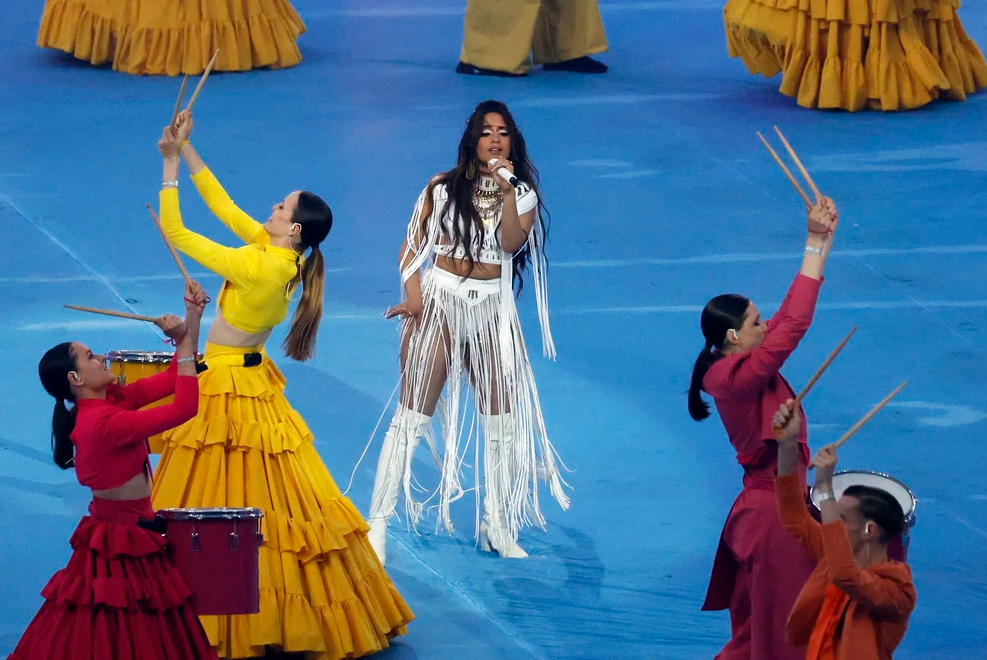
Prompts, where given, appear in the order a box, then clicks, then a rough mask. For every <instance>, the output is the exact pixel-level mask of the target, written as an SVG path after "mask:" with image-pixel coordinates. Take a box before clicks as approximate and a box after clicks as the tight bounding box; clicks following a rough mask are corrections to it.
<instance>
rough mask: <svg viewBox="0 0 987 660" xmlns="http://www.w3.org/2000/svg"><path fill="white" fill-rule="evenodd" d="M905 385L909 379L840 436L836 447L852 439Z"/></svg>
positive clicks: (835, 444)
mask: <svg viewBox="0 0 987 660" xmlns="http://www.w3.org/2000/svg"><path fill="white" fill-rule="evenodd" d="M905 385H908V381H907V380H906V381H905V382H904V383H902V384H901V385H899V386H898V389H896V390H895V391H894V392H892V393H891V394H889V395H887V396H886V397H884V401H881V402H880V403H879V404H877V405H876V406H874V408H873V409H871V411H870V412H869V413H867V414H866V415H864V416H863V418H862V419H861V420H860V421H859V422H857V423H856V424H854V425H853V426H851V427H850V430H849V431H847V432H846V433H844V434H843V437H842V438H840V439H839V440H837V441H836V442H835V443H834V444H833V446H834V447H839V446H840V445H842V444H843V443H844V442H846V441H847V440H849V439H850V436H851V435H853V434H854V433H856V432H857V431H859V430H860V428H861V427H862V426H863V425H864V424H866V423H867V422H869V421H870V418H871V417H873V416H874V415H876V414H877V413H878V412H880V411H881V408H883V407H884V406H886V405H887V403H888V401H890V400H891V399H893V398H895V397H896V396H898V392H900V391H902V390H903V389H905Z"/></svg>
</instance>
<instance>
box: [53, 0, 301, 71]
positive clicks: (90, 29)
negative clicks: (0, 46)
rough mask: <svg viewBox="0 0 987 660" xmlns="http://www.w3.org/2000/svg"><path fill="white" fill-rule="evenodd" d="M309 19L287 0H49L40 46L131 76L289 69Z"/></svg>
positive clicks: (298, 55) (295, 60)
mask: <svg viewBox="0 0 987 660" xmlns="http://www.w3.org/2000/svg"><path fill="white" fill-rule="evenodd" d="M305 30H306V28H305V23H304V22H302V19H301V18H300V17H299V16H298V13H297V12H296V11H295V8H294V7H292V6H291V3H290V2H289V1H288V0H250V1H249V2H230V1H229V0H181V1H180V2H175V1H167V0H166V1H160V0H159V1H158V2H149V1H148V0H46V2H45V8H44V13H42V15H41V25H40V27H39V28H38V46H41V47H42V48H55V49H58V50H62V51H65V52H66V53H69V54H70V55H72V56H74V57H76V58H77V59H80V60H83V61H86V62H90V63H91V64H94V65H97V66H98V65H100V64H106V63H107V62H109V63H111V64H112V66H113V70H114V71H122V72H124V73H129V74H133V75H157V76H160V75H166V76H177V75H179V74H182V73H185V74H191V75H197V74H200V73H202V72H203V71H204V70H205V68H206V64H208V63H209V59H210V58H211V57H212V56H213V53H215V52H216V51H217V50H219V57H218V58H217V60H216V64H215V65H214V67H213V69H214V70H215V71H249V70H250V69H258V68H261V67H269V68H272V69H283V68H286V67H290V66H295V65H296V64H298V63H299V62H301V61H302V54H301V52H300V51H299V50H298V44H297V41H298V36H299V35H300V34H302V33H303V32H305Z"/></svg>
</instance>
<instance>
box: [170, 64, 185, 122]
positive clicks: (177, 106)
mask: <svg viewBox="0 0 987 660" xmlns="http://www.w3.org/2000/svg"><path fill="white" fill-rule="evenodd" d="M186 85H188V74H187V73H186V74H185V78H184V79H183V80H182V87H181V89H179V90H178V100H177V101H175V111H174V112H172V113H171V125H172V126H174V125H175V122H176V121H178V113H179V112H180V111H181V109H182V100H183V99H184V98H185V87H186Z"/></svg>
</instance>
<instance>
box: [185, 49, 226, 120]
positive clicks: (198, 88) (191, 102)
mask: <svg viewBox="0 0 987 660" xmlns="http://www.w3.org/2000/svg"><path fill="white" fill-rule="evenodd" d="M217 57H219V49H218V48H217V49H216V52H215V53H214V54H213V56H212V59H211V60H209V64H208V66H206V70H205V72H204V73H203V74H202V77H201V78H199V84H198V85H196V87H195V91H194V92H192V98H191V99H190V100H189V102H188V105H187V106H186V107H185V109H186V110H189V111H191V110H192V106H193V105H195V99H197V98H199V93H200V92H201V91H202V87H203V86H204V85H205V84H206V78H208V77H209V72H210V71H212V67H213V65H214V64H215V63H216V58H217Z"/></svg>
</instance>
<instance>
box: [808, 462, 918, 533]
mask: <svg viewBox="0 0 987 660" xmlns="http://www.w3.org/2000/svg"><path fill="white" fill-rule="evenodd" d="M850 486H870V487H871V488H878V489H880V490H883V491H884V492H886V493H889V494H890V495H892V496H893V497H894V498H895V499H896V500H898V504H900V505H901V510H902V511H903V512H904V513H905V522H906V523H911V522H912V520H913V518H914V516H915V504H916V500H915V496H914V495H913V494H912V491H911V490H909V489H908V486H906V485H905V484H903V483H901V482H900V481H898V480H897V479H895V478H894V477H889V476H888V475H886V474H881V473H880V472H867V471H864V470H860V471H857V470H846V471H844V472H837V473H836V474H834V475H833V492H834V494H835V495H836V498H837V499H839V498H841V497H843V491H844V490H846V489H847V488H849V487H850ZM810 495H811V497H812V503H813V504H814V505H815V507H816V508H817V509H818V508H819V494H818V493H817V492H816V488H815V486H813V487H812V492H811V493H810Z"/></svg>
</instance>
